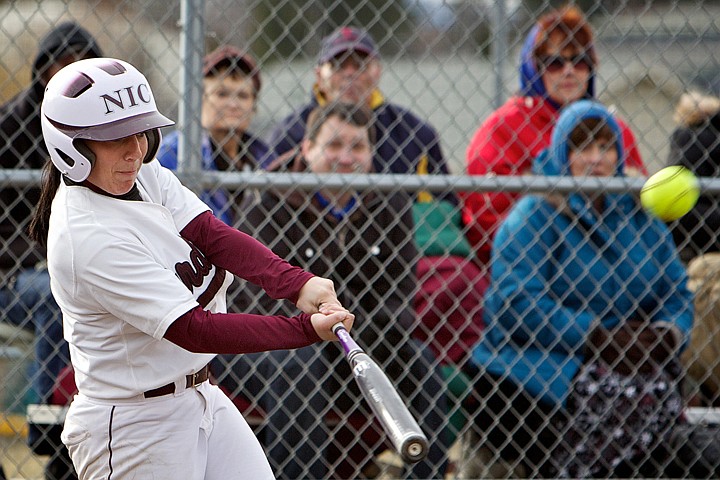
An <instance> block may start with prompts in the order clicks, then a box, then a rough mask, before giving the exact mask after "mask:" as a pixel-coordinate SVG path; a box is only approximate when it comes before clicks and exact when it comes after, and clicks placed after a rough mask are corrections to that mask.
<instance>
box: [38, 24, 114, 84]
mask: <svg viewBox="0 0 720 480" xmlns="http://www.w3.org/2000/svg"><path fill="white" fill-rule="evenodd" d="M67 52H79V53H81V54H90V56H93V57H102V56H103V53H102V50H101V49H100V46H99V45H98V44H97V41H96V40H95V38H94V37H93V36H92V35H90V33H89V32H88V31H87V30H85V29H84V28H83V27H81V26H80V25H78V24H77V23H75V22H63V23H61V24H60V25H58V26H57V27H55V28H54V29H52V30H50V31H49V32H48V33H47V34H46V35H45V36H44V37H43V39H42V40H40V44H39V46H38V53H37V56H36V57H35V61H34V62H33V66H32V83H33V88H34V89H38V88H39V89H40V91H39V92H38V93H39V94H40V97H42V90H43V89H44V88H45V86H44V85H42V82H41V80H40V77H41V76H42V73H43V72H44V71H45V70H46V69H47V68H48V67H49V66H50V65H52V63H53V62H55V60H56V59H58V58H59V57H61V56H63V55H64V54H65V53H67Z"/></svg>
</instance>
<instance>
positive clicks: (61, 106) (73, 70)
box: [40, 58, 175, 182]
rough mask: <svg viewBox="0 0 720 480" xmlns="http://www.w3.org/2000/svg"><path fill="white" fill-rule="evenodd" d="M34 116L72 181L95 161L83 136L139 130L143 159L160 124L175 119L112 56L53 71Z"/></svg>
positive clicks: (141, 79)
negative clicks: (144, 145) (142, 135)
mask: <svg viewBox="0 0 720 480" xmlns="http://www.w3.org/2000/svg"><path fill="white" fill-rule="evenodd" d="M40 116H41V123H42V130H43V138H44V140H45V145H46V146H47V149H48V151H49V152H50V158H51V160H52V162H53V164H54V165H55V167H56V168H57V169H58V170H60V172H61V173H62V174H63V175H65V176H67V177H68V178H69V179H70V180H72V181H74V182H82V181H83V180H85V179H86V178H87V177H88V175H90V170H91V169H92V165H93V162H94V160H95V159H94V158H93V155H92V153H91V152H90V151H89V149H88V148H86V147H85V146H84V145H82V141H83V140H96V141H110V140H118V139H120V138H125V137H129V136H131V135H136V134H138V133H145V135H146V136H147V138H148V152H147V155H145V158H144V159H143V162H144V163H147V162H149V161H151V160H152V159H153V158H155V154H157V151H158V148H159V147H160V140H161V135H160V128H161V127H167V126H170V125H174V123H175V122H173V121H172V120H170V119H168V118H167V117H165V116H164V115H162V114H161V113H160V112H158V110H157V106H156V104H155V98H154V97H153V94H152V90H150V85H149V84H148V81H147V79H146V78H145V76H144V75H143V74H142V73H140V72H139V71H138V70H137V69H136V68H135V67H133V66H132V65H130V64H129V63H127V62H123V61H122V60H116V59H112V58H91V59H87V60H80V61H78V62H75V63H71V64H70V65H68V66H66V67H65V68H63V69H62V70H60V71H59V72H58V73H56V74H55V75H54V76H53V77H52V78H51V79H50V81H49V82H48V84H47V87H46V89H45V97H44V100H43V103H42V107H41V115H40Z"/></svg>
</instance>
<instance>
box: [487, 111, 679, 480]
mask: <svg viewBox="0 0 720 480" xmlns="http://www.w3.org/2000/svg"><path fill="white" fill-rule="evenodd" d="M621 138H622V135H621V128H620V126H619V125H618V122H617V121H616V120H615V118H613V116H612V115H611V114H610V113H609V112H608V110H607V109H606V108H605V107H603V106H602V105H600V104H598V103H596V102H593V101H590V100H581V101H578V102H576V103H574V104H572V105H571V106H569V107H566V108H565V109H564V110H563V111H562V113H561V115H560V118H559V120H558V123H557V125H556V127H555V129H554V131H553V134H552V138H551V143H550V146H549V148H548V149H546V150H544V151H543V152H542V153H541V154H540V155H539V156H538V157H537V158H536V159H535V162H534V165H533V168H534V171H535V172H536V173H538V174H543V175H550V176H576V177H577V176H594V177H609V176H616V177H620V176H623V166H624V159H625V155H624V150H623V147H622V142H621V141H620V139H621ZM490 265H491V282H490V287H489V288H488V291H487V293H486V297H485V324H486V329H485V335H484V337H483V339H482V340H481V341H480V343H479V344H478V345H477V346H476V348H475V350H474V352H473V362H474V365H475V367H476V368H477V369H478V370H477V371H475V372H474V373H475V374H478V375H479V376H478V377H477V378H478V381H477V382H476V384H475V390H476V393H477V394H478V395H479V396H480V397H482V398H483V399H484V408H483V410H482V411H481V412H479V414H478V415H477V416H476V417H475V419H476V425H477V426H478V427H479V429H480V430H481V431H482V432H484V433H485V434H486V435H487V439H488V444H489V446H490V447H491V448H492V449H494V451H495V453H496V454H497V455H499V456H502V457H504V458H513V457H514V458H520V460H521V461H522V462H524V464H525V465H526V466H527V467H528V468H529V469H533V470H534V469H539V470H538V471H536V472H535V473H536V474H537V473H539V474H540V475H561V476H564V475H571V476H576V477H582V476H586V475H596V476H597V475H608V474H617V473H618V471H615V472H613V471H612V469H613V468H614V467H618V466H619V465H621V464H622V465H637V462H638V461H641V460H643V459H647V457H646V456H645V454H648V452H649V451H650V450H652V449H653V448H654V447H655V446H656V442H657V441H658V440H661V437H663V435H664V432H665V431H666V429H667V428H668V427H669V426H670V425H672V424H673V423H674V421H675V420H677V418H678V416H679V414H680V403H681V402H680V398H679V391H678V390H677V389H672V388H668V385H671V384H673V382H674V379H676V376H675V375H676V374H677V368H678V364H677V353H678V350H679V349H680V348H682V346H683V345H684V343H685V341H686V339H687V337H688V336H689V332H690V329H691V327H692V318H693V298H692V295H691V293H690V292H689V291H688V288H687V274H686V272H685V268H684V267H683V264H682V263H681V262H680V260H679V257H678V254H677V251H676V248H675V245H674V243H673V240H672V236H671V235H670V232H669V230H668V228H667V227H666V226H665V224H663V223H662V222H661V221H659V220H657V219H654V218H651V217H650V216H648V215H647V214H646V213H645V212H644V211H643V210H642V209H641V208H640V207H639V204H638V201H637V198H636V197H635V196H633V195H630V194H609V193H605V192H602V191H601V192H580V191H575V192H572V193H569V194H567V195H561V194H548V195H528V196H526V197H523V198H522V199H521V200H519V201H518V202H517V203H516V205H515V206H514V207H513V209H512V210H511V212H510V213H509V215H508V217H507V218H506V219H505V221H504V222H503V223H502V224H501V226H500V228H499V229H498V232H497V235H496V237H495V242H494V244H493V249H492V257H491V263H490ZM480 369H482V371H483V372H482V374H480ZM658 384H662V385H665V391H666V392H667V395H665V396H659V397H658V396H657V395H656V394H657V391H659V390H657V391H656V390H653V391H652V392H651V393H649V394H648V397H647V398H648V399H650V400H652V401H651V402H650V403H648V404H645V405H644V406H641V405H639V404H638V403H635V402H633V401H630V400H628V399H625V398H624V397H623V396H622V392H621V391H622V390H623V389H633V388H634V389H635V390H633V391H642V392H643V393H645V390H644V389H645V388H646V386H647V385H652V386H654V387H657V385H658ZM583 389H585V390H584V391H583ZM619 390H620V391H619ZM626 391H629V390H626ZM588 392H595V393H597V392H602V393H603V394H605V395H608V397H607V398H604V400H603V401H602V402H599V401H598V398H596V397H595V396H593V395H591V394H588ZM610 392H613V394H612V395H611V394H610ZM615 394H617V395H616V396H613V395H615ZM621 400H628V401H627V402H623V401H621ZM582 402H585V403H582ZM583 405H584V406H587V405H594V406H595V407H598V408H597V409H595V410H593V411H592V414H590V413H589V412H588V411H587V410H584V409H583ZM656 407H657V408H656ZM642 408H646V410H642ZM612 409H614V411H613V410H612ZM578 412H580V413H578ZM626 414H627V415H626ZM571 415H575V416H574V417H572V418H573V420H572V422H570V423H568V421H567V418H568V417H570V416H571ZM613 415H615V416H613ZM616 421H619V422H620V424H619V425H618V424H617V423H616ZM573 422H574V423H573ZM566 425H569V427H568V429H567V430H564V428H565V427H564V426H566ZM580 425H582V429H581V431H580V432H578V431H577V430H578V429H577V428H575V427H579V426H580ZM610 427H612V428H610ZM616 427H617V429H616V430H613V428H616ZM607 428H610V431H608V430H607ZM557 429H561V430H560V431H558V430H557ZM604 429H605V430H604ZM618 431H621V432H622V436H621V437H620V438H615V437H614V435H616V434H617V432H618ZM602 432H604V433H605V435H604V436H602V435H601V434H602ZM641 433H642V434H644V435H645V437H643V438H642V439H639V438H637V436H639V435H640V434H641ZM601 437H602V438H601ZM558 438H559V439H560V440H561V441H562V440H563V439H565V440H566V441H567V442H568V444H569V445H570V446H571V447H572V448H575V450H572V448H571V449H570V450H571V451H570V453H569V454H568V453H567V452H568V451H567V450H562V449H561V448H558V447H561V446H562V445H560V446H558V445H555V444H554V442H556V441H557V440H558ZM610 438H612V439H613V442H610V443H608V439H610ZM615 441H618V442H620V441H625V442H626V443H625V445H624V447H626V448H625V449H623V448H618V445H617V444H616V443H614V442H615ZM508 442H511V443H508ZM596 442H599V443H596ZM653 442H655V443H653ZM628 445H629V446H628ZM613 448H615V450H613ZM583 449H584V450H583ZM550 451H560V452H562V451H565V452H566V454H565V455H558V456H557V458H559V459H560V460H561V461H563V462H566V464H563V465H557V466H552V465H549V464H546V463H544V462H545V459H544V458H543V456H544V455H545V454H546V453H547V452H550ZM554 455H555V454H554ZM569 457H570V458H571V460H568V458H569ZM555 458H556V457H553V459H555ZM615 462H616V463H615ZM547 468H549V469H547ZM603 468H606V470H602V469H603ZM608 470H609V471H608ZM625 473H628V472H625ZM630 473H633V472H632V471H631V472H630Z"/></svg>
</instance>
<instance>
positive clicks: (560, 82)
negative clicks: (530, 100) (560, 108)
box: [538, 32, 592, 105]
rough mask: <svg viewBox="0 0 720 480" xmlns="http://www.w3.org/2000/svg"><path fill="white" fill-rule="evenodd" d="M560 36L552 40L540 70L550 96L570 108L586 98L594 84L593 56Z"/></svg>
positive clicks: (543, 57)
mask: <svg viewBox="0 0 720 480" xmlns="http://www.w3.org/2000/svg"><path fill="white" fill-rule="evenodd" d="M568 43H569V41H568V39H567V38H566V37H564V36H563V35H562V34H560V33H557V32H556V33H553V34H552V35H550V37H549V38H548V42H547V49H546V52H545V54H544V55H542V56H541V57H540V58H539V59H538V69H539V72H540V74H541V75H542V80H543V85H545V90H546V91H547V93H548V96H549V97H550V98H551V99H552V100H553V101H555V102H556V103H558V104H560V105H567V104H568V103H571V102H574V101H576V100H579V99H580V98H582V97H583V96H584V95H585V93H586V92H587V88H588V82H589V81H590V74H591V69H592V66H591V63H590V59H589V57H587V56H586V55H584V53H583V52H578V51H577V48H575V46H573V45H572V44H570V45H568Z"/></svg>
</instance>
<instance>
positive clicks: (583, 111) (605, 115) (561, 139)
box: [533, 100, 625, 177]
mask: <svg viewBox="0 0 720 480" xmlns="http://www.w3.org/2000/svg"><path fill="white" fill-rule="evenodd" d="M587 118H597V119H600V120H603V121H604V122H605V124H606V125H607V126H608V127H610V130H612V133H613V136H614V137H615V139H616V141H615V147H616V148H617V153H618V162H617V168H616V170H615V176H616V177H621V176H623V170H624V166H625V155H624V150H623V146H622V129H621V128H620V125H619V124H618V122H617V120H615V117H614V116H613V115H612V114H611V113H610V112H609V111H608V109H607V108H606V107H605V106H604V105H603V104H601V103H598V102H595V101H593V100H578V101H577V102H573V103H572V104H570V105H568V106H567V107H565V108H564V109H563V110H562V111H561V112H560V117H559V118H558V121H557V124H555V128H554V129H553V133H552V136H551V137H550V146H549V147H548V148H546V149H545V150H543V151H542V152H541V153H540V155H538V157H537V158H536V159H535V161H534V162H533V172H534V173H535V174H537V175H550V176H557V175H563V176H569V175H570V158H569V155H568V152H569V146H568V140H569V137H570V134H571V133H572V131H573V129H574V128H575V127H576V126H577V125H578V124H579V123H580V122H581V121H583V120H585V119H587Z"/></svg>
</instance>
